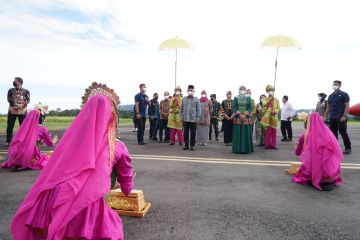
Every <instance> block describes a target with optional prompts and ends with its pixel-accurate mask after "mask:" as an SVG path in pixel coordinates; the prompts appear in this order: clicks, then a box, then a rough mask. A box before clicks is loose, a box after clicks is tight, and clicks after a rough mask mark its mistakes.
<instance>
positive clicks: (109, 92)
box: [82, 82, 120, 106]
mask: <svg viewBox="0 0 360 240" xmlns="http://www.w3.org/2000/svg"><path fill="white" fill-rule="evenodd" d="M95 95H103V96H106V97H108V98H109V99H110V100H111V101H112V102H113V103H114V104H115V106H117V105H119V104H120V98H119V96H118V95H117V94H116V93H115V91H114V89H111V88H109V87H108V86H106V84H101V83H97V82H93V83H92V84H91V85H90V86H89V87H88V88H87V89H85V94H84V96H83V97H82V105H84V104H85V103H86V102H87V101H88V100H89V98H90V97H92V96H95Z"/></svg>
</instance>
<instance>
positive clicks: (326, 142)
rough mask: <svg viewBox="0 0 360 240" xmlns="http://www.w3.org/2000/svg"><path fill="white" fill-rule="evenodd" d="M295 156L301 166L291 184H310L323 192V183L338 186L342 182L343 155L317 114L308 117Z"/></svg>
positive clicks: (332, 135)
mask: <svg viewBox="0 0 360 240" xmlns="http://www.w3.org/2000/svg"><path fill="white" fill-rule="evenodd" d="M295 154H296V155H298V156H300V160H301V162H302V166H301V168H300V170H299V172H298V173H297V174H296V175H295V176H294V177H293V179H292V180H293V182H296V183H300V184H304V185H305V184H308V183H312V185H313V186H314V187H315V188H317V189H318V190H323V189H322V187H321V185H322V184H324V183H333V184H334V185H339V184H340V183H341V182H342V179H341V177H340V171H341V167H340V162H341V160H342V159H343V154H342V152H341V149H340V146H339V143H338V141H337V140H336V138H335V136H334V134H333V133H332V132H331V131H330V129H329V128H328V127H327V126H326V125H325V123H324V121H323V119H322V118H321V116H320V115H319V114H318V113H312V114H311V115H310V117H309V119H308V127H307V130H306V132H305V133H304V134H303V135H302V136H301V137H300V139H299V143H298V145H297V148H296V150H295Z"/></svg>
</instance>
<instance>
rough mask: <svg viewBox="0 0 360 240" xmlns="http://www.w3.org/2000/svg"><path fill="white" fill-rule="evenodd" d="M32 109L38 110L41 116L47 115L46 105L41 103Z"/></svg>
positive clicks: (47, 108)
mask: <svg viewBox="0 0 360 240" xmlns="http://www.w3.org/2000/svg"><path fill="white" fill-rule="evenodd" d="M34 109H38V110H40V112H41V114H42V115H44V114H48V113H49V107H48V105H45V104H42V103H41V102H39V103H36V104H35V105H34Z"/></svg>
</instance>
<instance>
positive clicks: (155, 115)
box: [149, 93, 160, 141]
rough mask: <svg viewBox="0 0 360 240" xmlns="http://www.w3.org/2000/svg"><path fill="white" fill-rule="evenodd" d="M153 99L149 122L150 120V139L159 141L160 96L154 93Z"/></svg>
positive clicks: (150, 105)
mask: <svg viewBox="0 0 360 240" xmlns="http://www.w3.org/2000/svg"><path fill="white" fill-rule="evenodd" d="M153 97H154V98H153V99H151V100H150V104H149V120H150V136H149V139H152V140H154V141H159V139H158V138H157V135H158V130H159V118H160V111H159V101H158V99H159V94H157V93H154V95H153Z"/></svg>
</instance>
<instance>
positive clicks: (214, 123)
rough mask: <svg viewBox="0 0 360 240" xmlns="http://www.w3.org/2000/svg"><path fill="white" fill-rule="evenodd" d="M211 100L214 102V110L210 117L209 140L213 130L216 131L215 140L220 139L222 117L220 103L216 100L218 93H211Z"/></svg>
mask: <svg viewBox="0 0 360 240" xmlns="http://www.w3.org/2000/svg"><path fill="white" fill-rule="evenodd" d="M210 98H211V102H212V104H213V110H212V113H211V118H210V127H209V140H211V138H212V130H213V128H214V131H215V140H216V141H219V118H220V108H221V105H220V103H219V102H218V101H217V100H216V94H211V95H210Z"/></svg>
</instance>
